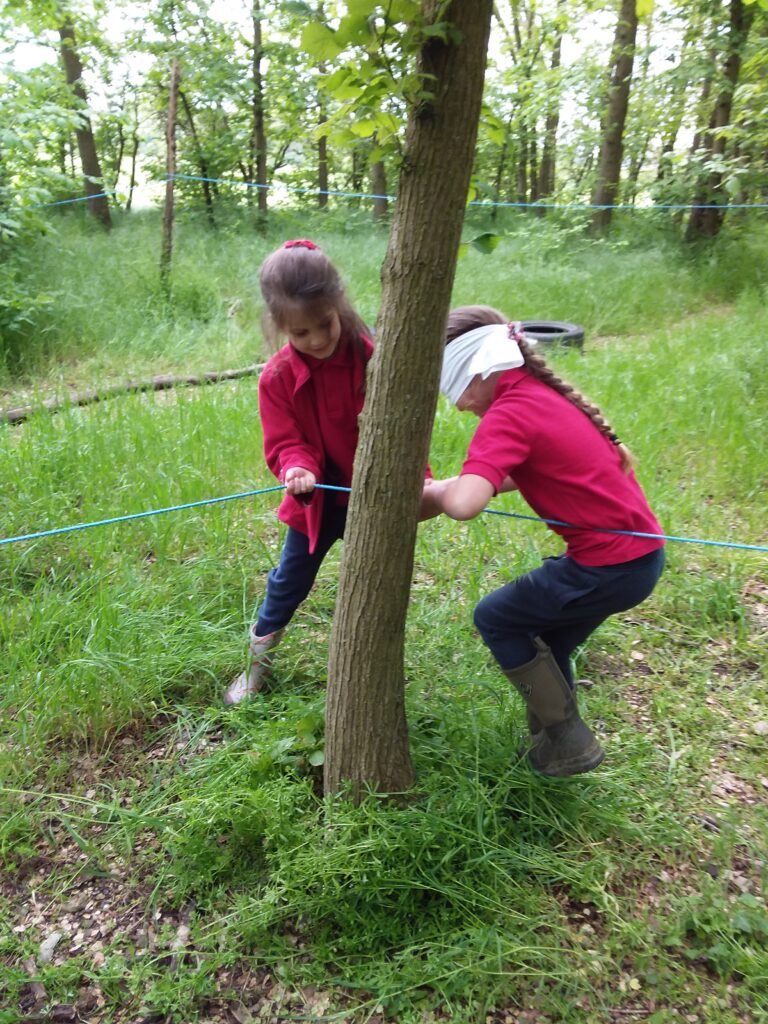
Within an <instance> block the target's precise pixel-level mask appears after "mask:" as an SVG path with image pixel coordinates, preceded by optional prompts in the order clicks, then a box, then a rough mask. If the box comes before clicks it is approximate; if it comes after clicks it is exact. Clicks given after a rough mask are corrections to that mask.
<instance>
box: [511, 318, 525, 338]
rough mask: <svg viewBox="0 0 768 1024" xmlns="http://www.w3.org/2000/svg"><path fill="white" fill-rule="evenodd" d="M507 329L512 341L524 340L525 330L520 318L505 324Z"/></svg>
mask: <svg viewBox="0 0 768 1024" xmlns="http://www.w3.org/2000/svg"><path fill="white" fill-rule="evenodd" d="M507 331H508V333H509V337H510V339H511V340H512V341H525V331H524V330H523V325H522V323H521V321H520V320H516V321H515V322H514V323H509V324H507Z"/></svg>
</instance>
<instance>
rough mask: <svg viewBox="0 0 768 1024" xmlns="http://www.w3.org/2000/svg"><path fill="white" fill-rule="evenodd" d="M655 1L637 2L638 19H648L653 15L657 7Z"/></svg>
mask: <svg viewBox="0 0 768 1024" xmlns="http://www.w3.org/2000/svg"><path fill="white" fill-rule="evenodd" d="M655 6H656V5H655V3H654V0H636V3H635V10H636V11H637V16H638V18H647V17H649V16H650V15H651V14H653V8H654V7H655Z"/></svg>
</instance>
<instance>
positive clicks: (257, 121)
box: [251, 0, 268, 222]
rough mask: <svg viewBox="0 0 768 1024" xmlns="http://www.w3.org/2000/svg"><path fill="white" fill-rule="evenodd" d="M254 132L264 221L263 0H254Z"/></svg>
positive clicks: (253, 143)
mask: <svg viewBox="0 0 768 1024" xmlns="http://www.w3.org/2000/svg"><path fill="white" fill-rule="evenodd" d="M252 16H253V68H252V76H253V100H252V106H253V133H252V135H251V154H252V157H251V159H252V163H253V164H254V165H255V168H256V185H257V186H258V187H257V189H256V191H257V192H258V193H259V214H260V215H261V220H262V222H264V221H265V220H266V216H267V184H268V182H267V134H266V130H265V128H264V79H263V76H262V73H261V62H262V60H263V58H264V42H263V38H262V32H261V0H253V7H252Z"/></svg>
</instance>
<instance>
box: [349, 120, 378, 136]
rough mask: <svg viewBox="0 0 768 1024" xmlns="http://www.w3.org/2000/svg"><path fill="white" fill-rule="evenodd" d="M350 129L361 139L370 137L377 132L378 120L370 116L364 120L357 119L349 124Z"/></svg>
mask: <svg viewBox="0 0 768 1024" xmlns="http://www.w3.org/2000/svg"><path fill="white" fill-rule="evenodd" d="M349 129H350V131H351V132H352V134H353V135H356V136H357V137H358V138H359V139H370V137H371V136H372V135H374V134H375V133H376V122H375V121H372V120H371V119H370V118H365V119H364V120H362V121H355V122H353V123H352V124H351V125H350V126H349Z"/></svg>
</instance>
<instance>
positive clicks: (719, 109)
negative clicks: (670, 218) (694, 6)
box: [685, 0, 754, 242]
mask: <svg viewBox="0 0 768 1024" xmlns="http://www.w3.org/2000/svg"><path fill="white" fill-rule="evenodd" d="M753 16H754V8H753V7H747V6H745V4H744V2H743V0H731V5H730V27H729V33H728V42H727V50H726V56H725V66H724V68H723V86H722V88H721V89H720V91H719V93H718V95H717V99H716V101H715V107H714V110H713V111H712V117H711V118H710V122H709V132H708V134H707V136H706V139H705V141H704V148H705V151H706V154H707V157H708V158H710V159H711V158H712V157H723V156H725V152H726V149H727V146H728V139H727V136H726V134H725V131H724V130H723V129H724V128H725V127H726V125H728V124H730V121H731V108H732V106H733V94H734V92H735V91H736V86H737V85H738V81H739V72H740V71H741V60H742V54H743V52H744V46H745V44H746V41H747V37H748V35H749V30H750V27H751V25H752V18H753ZM727 201H728V197H727V195H725V194H724V192H723V172H722V171H721V170H713V171H710V172H709V173H707V174H706V175H705V176H704V177H702V178H701V179H700V182H699V187H698V188H697V190H696V195H695V196H694V198H693V205H694V207H695V208H694V209H693V210H691V215H690V217H689V218H688V225H687V227H686V229H685V240H686V241H687V242H694V241H697V240H699V239H702V238H713V237H714V236H715V235H716V234H717V233H718V232H719V231H720V228H721V227H722V224H723V220H724V219H725V210H724V209H722V208H721V207H720V205H719V204H720V203H721V202H726V203H727Z"/></svg>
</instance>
